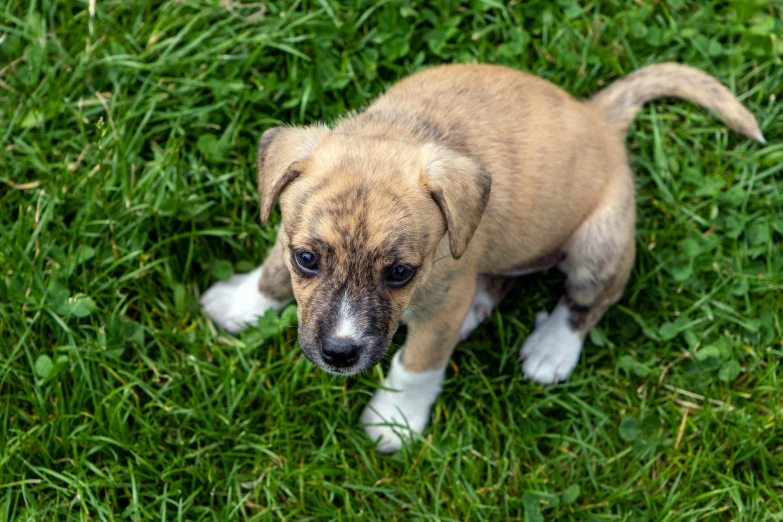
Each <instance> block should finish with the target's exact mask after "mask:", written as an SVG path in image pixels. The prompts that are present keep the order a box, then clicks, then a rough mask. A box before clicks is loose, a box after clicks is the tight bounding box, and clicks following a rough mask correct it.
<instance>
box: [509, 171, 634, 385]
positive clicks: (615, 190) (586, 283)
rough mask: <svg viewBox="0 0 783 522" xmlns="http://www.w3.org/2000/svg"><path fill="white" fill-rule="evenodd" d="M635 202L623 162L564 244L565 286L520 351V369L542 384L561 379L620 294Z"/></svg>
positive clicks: (630, 259) (631, 252)
mask: <svg viewBox="0 0 783 522" xmlns="http://www.w3.org/2000/svg"><path fill="white" fill-rule="evenodd" d="M635 212H636V209H635V206H634V191H633V180H632V177H631V174H630V171H629V170H628V169H627V167H624V170H623V171H621V172H618V173H617V175H616V176H615V177H613V178H612V181H611V182H610V186H608V187H607V189H606V191H605V193H604V198H603V201H602V203H601V204H600V205H599V206H598V207H597V208H596V209H595V210H594V211H593V213H592V214H591V215H590V216H589V217H588V218H587V219H586V220H585V221H584V222H583V223H582V225H581V226H580V227H579V228H578V229H577V231H576V232H575V233H574V235H573V236H571V238H570V239H569V240H568V242H567V243H566V245H565V248H564V251H565V255H566V257H565V259H564V260H563V261H562V262H561V263H560V265H558V268H560V270H562V271H563V272H565V274H566V276H567V279H566V292H565V294H564V295H563V297H562V298H561V299H560V301H559V303H558V304H557V306H556V307H555V309H554V310H553V311H552V312H551V313H547V312H539V313H538V314H536V327H535V330H533V333H531V334H530V336H529V337H528V338H527V340H526V341H525V344H524V345H523V346H522V350H521V352H520V359H521V360H522V371H523V372H524V374H525V376H526V377H528V378H529V379H531V380H533V381H536V382H540V383H542V384H551V383H556V382H559V381H563V380H565V379H566V378H567V377H568V376H569V375H570V374H571V371H572V370H573V369H574V367H575V366H576V363H577V362H578V361H579V355H580V353H581V351H582V343H583V342H584V339H585V337H586V336H587V333H588V332H589V331H590V329H591V328H592V327H593V326H594V325H595V324H596V323H597V322H598V320H599V319H601V317H602V316H603V315H604V313H605V312H606V310H607V309H608V308H609V306H611V305H612V304H614V303H616V302H617V301H618V300H619V299H620V297H621V296H622V293H623V290H624V288H625V285H626V283H627V282H628V278H629V276H630V273H631V268H632V266H633V260H634V252H635V245H634V227H635V222H636V219H635Z"/></svg>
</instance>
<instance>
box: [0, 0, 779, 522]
mask: <svg viewBox="0 0 783 522" xmlns="http://www.w3.org/2000/svg"><path fill="white" fill-rule="evenodd" d="M96 3H97V6H96V8H95V10H94V12H93V13H91V12H90V10H89V2H87V1H86V0H85V1H62V2H55V1H52V0H44V1H33V0H30V1H28V2H26V3H25V2H21V1H17V0H10V1H8V2H7V4H6V5H5V7H3V8H0V12H1V13H2V14H0V41H2V43H0V69H1V70H2V72H0V134H1V135H2V148H1V149H0V225H1V229H0V234H1V236H0V267H2V274H0V521H10V520H30V521H44V520H46V521H49V520H71V519H74V520H76V519H79V520H133V521H135V520H158V521H160V520H183V521H184V520H190V521H197V520H198V521H205V520H229V519H231V520H234V519H236V520H272V519H287V520H300V519H308V518H309V519H311V520H329V519H337V520H345V519H352V518H359V519H362V520H395V519H397V520H412V519H415V520H424V519H428V520H504V519H515V520H523V519H524V520H528V521H538V520H543V519H547V520H628V521H631V520H633V521H635V520H660V521H663V520H734V521H763V520H783V499H782V498H781V496H782V495H783V399H781V391H782V388H781V386H782V385H783V383H781V377H782V376H783V374H781V372H780V370H779V369H778V365H779V362H780V360H781V357H783V346H782V345H781V338H782V337H783V325H781V317H782V316H783V294H782V293H781V291H783V276H782V275H781V273H783V248H782V247H781V245H782V244H783V105H781V99H782V98H783V66H782V63H781V59H780V51H781V49H782V48H783V42H782V41H781V36H780V35H781V34H783V22H782V21H781V16H782V15H783V6H782V5H781V2H780V1H779V0H778V1H774V2H765V1H763V0H762V1H757V0H742V1H740V0H738V1H736V2H724V1H716V0H707V1H695V0H677V1H674V0H669V1H668V2H653V1H651V0H642V1H636V2H623V1H619V0H615V1H602V2H592V3H588V4H584V5H583V6H581V7H580V6H579V4H577V3H576V2H572V1H570V0H559V1H557V2H544V1H536V0H533V1H530V2H511V3H509V4H508V5H507V3H506V2H505V1H495V0H474V1H472V2H457V1H450V0H438V1H435V2H423V1H421V2H410V3H409V2H405V3H404V4H400V3H397V2H393V1H386V2H383V1H380V2H371V1H364V0H352V1H350V2H340V3H338V2H336V1H334V0H318V1H313V2H298V1H297V2H288V1H287V0H286V1H284V0H281V1H279V2H278V1H277V0H275V1H267V2H266V3H265V4H257V5H252V6H251V5H250V4H248V5H247V6H242V4H239V3H238V2H236V1H235V0H225V1H218V0H213V1H209V2H207V1H197V0H179V1H170V2H157V3H154V4H153V3H151V2H142V1H137V2H125V1H121V0H111V1H105V2H104V1H100V2H96ZM474 60H478V61H482V62H493V63H501V64H507V65H510V66H513V67H516V68H519V69H521V70H525V71H529V72H532V73H534V74H537V75H540V76H542V77H544V78H547V79H549V80H551V81H553V82H555V83H557V84H558V85H560V86H562V87H563V88H565V89H566V90H567V91H569V92H571V93H573V94H574V95H577V96H586V95H588V94H590V93H592V92H595V91H596V90H597V89H599V88H600V86H601V85H605V84H607V83H609V82H611V81H612V80H614V79H616V78H618V77H620V76H622V75H624V74H626V73H628V72H631V71H633V70H635V69H637V68H639V67H641V66H643V65H645V64H648V63H657V62H662V61H667V60H676V61H680V62H684V63H688V64H691V65H693V66H696V67H699V68H701V69H703V70H705V71H707V72H709V73H711V74H713V75H715V76H717V77H718V78H719V79H720V80H721V81H722V82H724V83H725V84H727V85H728V86H730V88H731V89H733V90H734V92H736V93H737V94H738V95H739V96H740V97H741V98H742V100H743V101H744V102H745V103H746V104H747V106H748V107H749V108H750V110H751V111H752V112H753V113H754V114H755V115H756V116H757V117H758V119H759V121H760V123H761V126H762V129H763V130H764V133H765V135H766V137H767V139H768V141H769V145H768V146H766V147H761V146H759V145H758V144H754V143H752V142H750V141H749V140H747V139H744V138H742V137H739V136H737V135H734V134H730V133H728V132H727V131H726V128H725V126H724V125H723V124H722V123H721V122H720V121H719V120H717V119H715V118H714V117H712V116H711V115H709V114H707V113H706V112H705V111H703V110H701V109H699V108H697V107H695V106H692V105H689V104H687V103H682V102H679V103H669V102H661V103H657V104H655V105H652V106H648V107H646V108H645V109H644V111H643V112H642V113H641V114H640V116H639V118H638V119H637V121H636V123H635V124H634V126H633V128H632V131H631V133H630V135H629V137H628V144H629V149H630V151H631V155H632V161H633V165H634V168H635V170H636V172H637V175H638V185H639V194H638V206H639V210H638V217H639V219H638V222H639V226H638V232H637V246H638V258H637V261H636V265H635V269H634V272H633V277H632V280H631V282H630V285H629V287H628V290H627V292H626V294H625V297H624V298H623V300H622V302H621V303H620V305H618V306H616V307H615V308H613V309H612V310H611V311H610V312H609V314H608V315H607V317H606V318H605V319H604V320H602V321H601V323H600V324H599V327H598V328H597V329H596V330H595V331H594V332H593V334H592V335H591V337H590V342H588V345H587V348H586V350H585V353H584V355H583V357H582V361H581V362H580V365H579V366H578V368H577V370H576V371H575V373H574V375H573V376H572V377H571V379H570V380H569V381H568V382H566V383H565V384H562V385H559V386H554V387H543V386H539V385H535V384H532V383H530V382H527V381H526V380H525V379H524V378H523V377H522V375H521V372H520V370H519V368H518V365H517V362H516V359H517V352H518V349H519V347H520V346H521V343H522V342H523V340H524V338H525V337H526V335H527V334H528V333H529V332H530V329H531V326H532V323H533V315H534V312H535V311H537V310H539V309H542V308H547V307H551V306H552V305H553V304H554V302H555V300H556V298H557V295H558V293H559V287H560V285H561V283H562V278H561V277H559V276H557V275H556V274H550V275H544V276H537V277H529V278H526V279H525V280H524V281H523V283H522V284H521V285H520V287H518V289H517V290H516V291H515V293H514V294H513V295H512V296H511V297H510V298H509V299H508V301H507V302H505V303H504V304H503V305H502V306H501V309H500V311H499V312H498V313H496V314H495V316H494V317H493V319H492V321H491V322H490V323H488V324H487V325H485V326H484V327H482V328H480V329H479V330H478V331H476V332H475V333H474V334H473V335H472V336H471V338H470V340H469V341H468V342H466V343H464V344H462V345H461V346H460V347H459V348H458V349H457V351H456V354H455V357H454V364H453V369H452V370H450V371H449V374H448V380H447V382H446V386H445V390H444V393H443V395H442V397H441V398H440V399H439V401H438V402H437V404H436V406H435V409H434V411H433V415H432V425H431V427H430V428H428V430H427V432H426V434H425V437H424V439H423V440H422V441H418V442H416V443H415V444H413V445H412V446H411V447H410V448H409V449H407V450H404V451H402V452H400V453H398V454H396V455H394V456H391V457H383V456H379V455H377V454H375V453H374V452H373V450H372V445H371V443H370V441H369V440H368V439H367V438H366V437H365V436H364V434H363V433H362V432H361V430H360V429H359V428H358V420H359V414H360V412H361V409H362V408H363V406H364V404H366V402H367V400H368V399H369V397H370V395H371V393H372V391H373V389H374V387H375V386H376V382H377V381H378V380H379V379H380V377H381V375H382V372H383V371H384V369H385V368H384V367H379V368H376V369H375V370H374V371H373V372H371V373H370V374H368V375H364V376H361V377H359V378H356V379H351V380H348V381H342V380H338V379H335V378H333V377H330V376H328V375H326V374H325V373H323V372H322V371H320V370H318V369H316V368H314V367H313V366H312V365H311V364H310V363H308V362H307V360H306V359H305V358H304V357H302V355H301V354H300V352H299V349H298V347H297V346H296V343H295V340H296V333H295V329H293V328H290V327H289V324H288V323H287V322H286V321H277V320H276V319H275V318H266V319H264V320H262V321H261V324H260V328H257V329H253V330H251V331H248V332H247V333H245V334H243V335H241V336H239V337H237V338H234V337H231V336H230V335H228V334H225V333H222V332H219V331H215V330H214V329H213V328H212V327H211V326H210V324H209V323H208V322H207V321H206V320H205V318H204V316H203V315H202V314H201V313H200V312H199V309H198V305H197V297H198V295H199V291H202V290H203V289H205V288H206V287H207V286H208V285H209V284H210V283H211V282H213V281H214V280H215V279H216V278H218V277H226V276H227V275H230V274H231V273H232V271H233V270H244V269H246V268H247V267H249V266H251V265H252V264H254V263H258V262H260V261H261V260H263V258H264V255H265V252H266V251H267V249H268V248H269V246H270V244H271V242H272V240H273V239H274V235H275V227H274V226H268V227H262V226H260V225H259V224H258V211H257V196H256V192H255V188H254V180H253V178H254V174H253V171H254V148H255V144H256V141H257V139H258V138H259V136H260V135H261V133H262V131H263V130H264V129H266V128H268V127H269V126H271V125H273V124H274V123H275V122H278V121H285V122H289V123H295V124H296V123H307V122H311V121H315V120H325V121H333V120H334V119H336V118H337V117H338V116H339V115H341V114H342V113H343V112H344V111H346V110H350V109H358V108H361V107H363V106H365V105H366V104H367V103H368V102H369V101H370V100H372V99H373V97H374V96H376V95H377V94H378V93H380V92H382V91H383V89H384V88H386V87H387V86H388V85H390V84H391V83H393V82H394V81H396V80H397V79H399V78H401V77H403V76H405V75H407V74H409V73H411V72H413V71H415V70H417V69H419V68H421V67H423V66H424V65H427V64H435V63H441V62H466V61H474Z"/></svg>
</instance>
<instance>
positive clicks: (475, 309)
mask: <svg viewBox="0 0 783 522" xmlns="http://www.w3.org/2000/svg"><path fill="white" fill-rule="evenodd" d="M486 285H487V282H486V279H485V278H484V276H479V278H478V281H477V282H476V294H475V295H474V296H473V302H472V303H470V310H468V315H466V316H465V319H464V320H463V321H462V326H461V327H460V329H459V341H460V342H462V341H464V340H465V339H467V338H468V336H469V335H470V332H472V331H473V330H475V329H476V328H477V327H478V325H480V324H481V323H483V322H484V321H486V320H487V318H488V317H489V316H490V315H491V314H492V310H494V309H495V306H497V304H498V300H496V298H495V297H493V296H492V295H490V294H489V292H487V288H486Z"/></svg>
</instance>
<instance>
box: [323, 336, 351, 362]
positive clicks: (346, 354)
mask: <svg viewBox="0 0 783 522" xmlns="http://www.w3.org/2000/svg"><path fill="white" fill-rule="evenodd" d="M359 349H360V347H359V345H358V344H356V342H355V341H354V340H353V339H346V338H344V337H331V338H327V339H326V341H324V346H323V348H322V349H321V351H322V352H323V355H324V361H326V362H327V363H328V364H331V365H332V366H337V367H339V368H345V367H346V366H352V365H353V364H354V363H355V362H356V361H358V360H359Z"/></svg>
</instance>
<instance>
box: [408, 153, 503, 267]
mask: <svg viewBox="0 0 783 522" xmlns="http://www.w3.org/2000/svg"><path fill="white" fill-rule="evenodd" d="M421 152H422V157H423V159H424V177H425V184H426V185H427V188H428V189H429V191H430V194H431V195H432V199H434V200H435V202H436V203H437V204H438V206H439V207H440V211H441V213H442V214H443V219H444V220H445V221H446V229H447V231H448V234H449V249H450V250H451V256H452V257H453V258H454V259H459V258H460V257H462V254H464V253H465V250H466V249H467V248H468V243H470V239H471V238H472V237H473V233H474V232H475V231H476V227H478V225H479V222H480V221H481V216H482V215H483V214H484V209H485V208H486V207H487V202H488V201H489V191H490V187H491V185H492V176H490V175H489V172H487V171H486V170H485V169H484V168H483V167H482V166H481V165H479V164H478V163H477V162H476V161H475V160H473V159H471V158H468V157H466V156H462V155H461V154H458V153H456V152H454V151H452V150H450V149H447V148H444V147H440V146H438V145H433V144H427V145H424V147H422V150H421Z"/></svg>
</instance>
